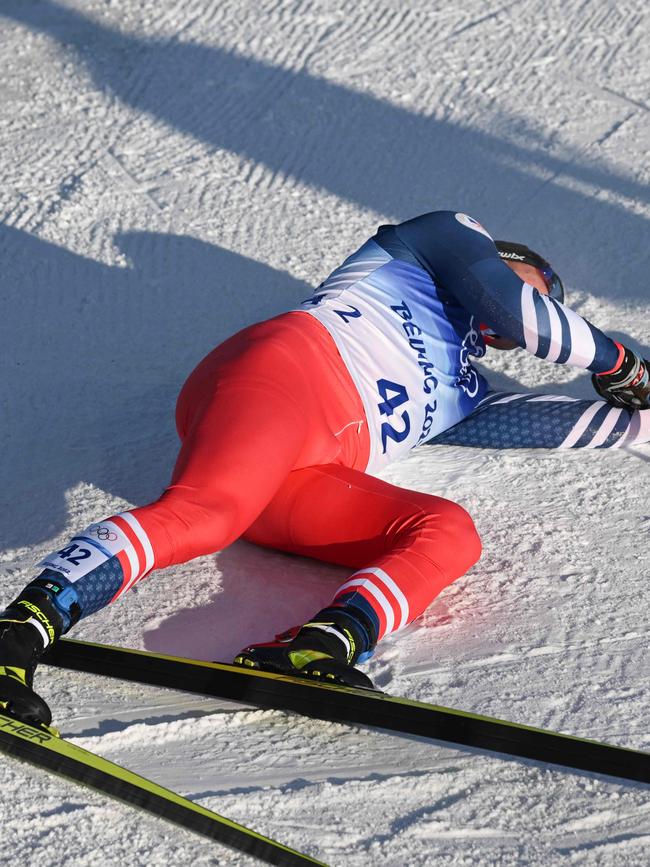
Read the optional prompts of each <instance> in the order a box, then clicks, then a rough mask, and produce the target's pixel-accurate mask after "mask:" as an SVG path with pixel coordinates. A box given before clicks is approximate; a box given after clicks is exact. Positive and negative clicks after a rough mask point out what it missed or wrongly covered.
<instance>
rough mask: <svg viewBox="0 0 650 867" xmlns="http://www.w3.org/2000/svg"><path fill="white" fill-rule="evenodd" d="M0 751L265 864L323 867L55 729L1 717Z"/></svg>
mask: <svg viewBox="0 0 650 867" xmlns="http://www.w3.org/2000/svg"><path fill="white" fill-rule="evenodd" d="M0 751H2V752H4V753H7V754H8V755H10V756H13V757H15V758H17V759H22V760H23V761H25V762H29V763H30V764H32V765H35V766H36V767H39V768H44V769H45V770H48V771H53V772H54V773H56V774H59V775H61V776H63V777H66V778H67V779H69V780H74V781H75V782H78V783H82V784H83V785H85V786H90V787H91V788H93V789H96V790H97V791H99V792H103V793H104V794H105V795H110V796H111V797H112V798H117V799H118V800H120V801H124V802H125V803H127V804H131V805H132V806H134V807H139V808H140V809H141V810H146V811H147V812H148V813H152V814H153V815H154V816H158V817H160V818H162V819H167V820H168V821H170V822H174V823H176V824H177V825H181V826H182V827H183V828H186V829H188V830H190V831H194V832H196V833H197V834H201V835H202V836H203V837H207V838H209V839H210V840H214V841H216V842H218V843H221V844H223V845H224V846H228V847H230V848H231V849H237V850H238V851H240V852H246V853H247V854H248V855H252V856H254V857H256V858H258V859H259V860H260V861H263V862H265V863H267V864H278V865H287V867H293V865H295V867H304V865H308V864H321V865H322V862H321V861H317V860H316V859H314V858H310V857H309V856H308V855H303V854H301V853H300V852H296V851H295V850H294V849H290V848H289V847H288V846H283V845H282V844H281V843H276V842H275V840H271V839H269V838H268V837H263V836H262V835H261V834H257V833H256V832H255V831H251V830H250V829H249V828H245V827H244V826H243V825H239V824H237V822H232V821H231V820H230V819H226V818H224V817H223V816H220V815H218V814H217V813H213V812H212V811H211V810H208V809H206V808H205V807H201V806H199V805H198V804H195V803H193V802H192V801H189V800H188V799H187V798H183V797H181V796H180V795H177V794H176V793H175V792H172V791H170V790H169V789H165V788H163V787H162V786H159V785H158V784H157V783H152V782H151V780H147V779H145V778H144V777H141V776H139V774H134V773H133V771H129V770H127V769H126V768H123V767H121V766H120V765H116V764H114V762H109V761H108V760H107V759H104V758H102V757H101V756H98V755H96V754H95V753H91V752H89V751H88V750H84V749H82V748H81V747H78V746H76V745H75V744H72V743H70V742H69V741H66V740H64V739H63V738H61V737H59V736H58V733H57V732H56V730H55V729H52V728H42V727H38V726H33V725H29V724H27V723H25V722H21V721H20V720H18V719H16V718H15V717H12V716H9V715H7V714H5V713H0Z"/></svg>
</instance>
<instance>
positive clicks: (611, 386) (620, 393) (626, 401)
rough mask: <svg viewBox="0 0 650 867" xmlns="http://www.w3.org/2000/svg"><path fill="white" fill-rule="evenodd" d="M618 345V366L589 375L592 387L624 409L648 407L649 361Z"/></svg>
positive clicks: (649, 385)
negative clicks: (620, 355) (619, 352)
mask: <svg viewBox="0 0 650 867" xmlns="http://www.w3.org/2000/svg"><path fill="white" fill-rule="evenodd" d="M619 346H620V349H621V350H622V357H621V359H620V361H619V364H618V366H617V367H616V368H615V369H614V370H611V371H609V372H608V373H595V374H594V375H593V376H592V377H591V381H592V383H593V386H594V388H595V389H596V391H597V392H598V394H599V395H600V396H601V397H602V398H604V399H605V400H606V401H607V403H611V404H613V405H614V406H622V407H625V408H626V409H650V362H648V361H645V360H644V359H643V358H639V356H638V355H637V354H636V353H634V352H632V350H631V349H628V348H627V347H626V346H621V345H620V344H619Z"/></svg>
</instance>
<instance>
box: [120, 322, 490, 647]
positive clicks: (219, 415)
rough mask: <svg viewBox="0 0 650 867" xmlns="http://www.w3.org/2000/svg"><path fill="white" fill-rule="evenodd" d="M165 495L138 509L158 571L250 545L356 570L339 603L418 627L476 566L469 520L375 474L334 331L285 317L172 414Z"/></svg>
mask: <svg viewBox="0 0 650 867" xmlns="http://www.w3.org/2000/svg"><path fill="white" fill-rule="evenodd" d="M177 425H178V431H179V434H180V437H181V440H182V447H181V450H180V454H179V456H178V461H177V463H176V467H175V469H174V473H173V477H172V481H171V484H170V486H169V487H168V488H167V490H166V491H165V492H164V493H163V495H162V496H161V497H160V499H159V500H157V501H156V502H154V503H152V504H150V505H148V506H144V507H143V508H139V509H135V510H133V511H132V512H130V513H127V514H128V515H131V516H132V518H134V519H135V524H134V526H136V525H137V526H138V532H140V531H143V532H144V534H145V535H146V537H147V538H146V539H145V540H144V542H145V545H146V542H147V539H148V542H149V543H150V546H151V548H150V549H149V548H147V550H148V551H149V552H150V554H151V552H152V553H153V567H154V568H162V567H165V566H169V565H171V564H175V563H183V562H185V561H187V560H190V559H192V558H193V557H197V556H199V555H202V554H209V553H213V552H215V551H218V550H220V549H222V548H224V547H225V546H226V545H229V544H230V543H231V542H233V541H234V540H235V539H237V538H238V537H240V536H243V537H244V538H246V539H247V540H249V541H251V542H255V543H257V544H259V545H264V546H267V547H270V548H276V549H279V550H282V551H288V552H293V553H295V554H300V555H303V556H308V557H314V558H316V559H318V560H322V561H325V562H327V563H337V564H340V565H343V566H347V567H349V568H351V569H353V570H355V571H354V574H353V575H352V576H351V577H350V578H349V579H348V580H347V581H346V582H345V583H344V585H343V587H342V588H341V589H340V590H339V591H338V593H337V594H336V596H335V601H334V603H333V604H336V605H357V606H358V607H361V608H363V609H364V610H365V611H366V613H368V614H370V615H373V620H374V621H375V623H376V624H377V625H378V635H379V637H380V638H381V637H382V635H384V634H386V633H389V632H391V631H394V630H396V629H398V628H400V627H401V626H404V625H406V624H407V623H410V622H411V621H412V620H413V619H415V618H416V617H417V616H418V615H419V614H421V613H422V612H423V611H424V609H425V608H426V607H427V606H428V605H429V604H430V603H431V601H432V600H433V599H434V598H435V597H436V596H437V595H438V593H440V591H441V590H442V589H443V588H444V587H446V586H447V585H448V584H449V583H451V582H452V581H454V580H455V579H456V578H458V577H459V576H460V575H462V574H463V573H464V572H466V571H467V569H469V567H470V566H472V565H473V564H474V563H475V562H476V560H477V559H478V557H479V556H480V542H479V538H478V535H477V533H476V530H475V528H474V524H473V522H472V520H471V518H470V517H469V515H468V514H467V512H466V511H465V510H464V509H463V508H462V507H461V506H458V505H456V504H455V503H453V502H451V501H450V500H445V499H442V498H441V497H435V496H431V495H430V494H423V493H418V492H415V491H408V490H403V489H401V488H398V487H395V486H394V485H390V484H387V483H386V482H383V481H380V480H379V479H377V478H375V477H373V476H370V475H366V474H365V473H364V472H363V470H364V469H365V466H366V464H367V460H368V451H369V449H368V431H367V425H366V420H365V415H364V410H363V406H362V404H361V400H360V398H359V395H358V392H357V390H356V388H355V387H354V384H353V382H352V380H351V378H350V375H349V373H348V371H347V369H346V367H345V365H344V363H343V361H342V359H341V357H340V355H339V354H338V351H337V349H336V346H335V344H334V342H333V340H332V338H331V337H330V335H329V334H328V332H327V331H326V330H325V328H324V327H323V326H322V325H321V324H320V323H319V322H318V321H317V320H316V319H315V318H314V317H312V316H310V315H309V314H307V313H300V312H294V313H286V314H283V315H282V316H278V317H276V318H275V319H271V320H269V321H266V322H262V323H260V324H258V325H253V326H251V327H250V328H247V329H245V330H244V331H241V332H240V333H238V334H236V335H235V336H234V337H232V338H230V339H229V340H227V341H226V342H225V343H223V344H222V345H220V346H219V347H217V348H216V349H215V350H214V351H213V352H211V353H210V354H209V355H208V356H207V357H206V358H205V359H204V360H203V361H202V362H201V363H200V364H199V365H198V367H197V368H196V369H195V370H194V372H193V373H192V374H191V375H190V377H189V379H188V380H187V382H186V384H185V385H184V387H183V389H182V391H181V394H180V397H179V400H178V406H177Z"/></svg>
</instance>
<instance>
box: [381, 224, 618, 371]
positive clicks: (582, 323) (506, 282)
mask: <svg viewBox="0 0 650 867" xmlns="http://www.w3.org/2000/svg"><path fill="white" fill-rule="evenodd" d="M394 232H395V234H396V236H397V238H398V239H399V240H400V241H401V242H403V243H404V244H406V246H407V247H408V248H409V250H410V251H411V252H412V253H413V254H414V255H415V257H416V259H417V261H418V262H419V263H420V264H421V266H422V267H423V268H424V269H425V270H427V271H428V272H429V274H430V275H431V277H432V278H433V280H434V281H435V283H436V285H439V286H441V287H443V288H444V289H446V290H447V291H448V292H449V293H450V294H451V295H452V296H453V297H454V298H455V299H456V301H457V302H458V303H460V304H461V305H462V306H463V307H464V308H465V309H466V310H467V311H468V312H469V313H472V314H473V315H474V316H476V317H477V318H478V320H479V322H482V323H484V324H485V325H487V326H489V327H490V328H491V329H492V330H493V331H494V332H495V333H496V334H499V335H500V336H501V337H507V338H509V339H510V340H512V341H514V342H515V343H517V344H518V345H519V346H521V347H522V348H523V349H525V350H526V351H527V352H530V353H532V354H533V355H536V356H537V357H538V358H542V359H545V360H546V361H552V362H555V363H556V364H569V365H572V366H574V367H582V368H585V369H587V370H590V371H592V373H604V372H605V371H607V370H611V369H612V368H613V367H615V365H616V363H617V361H618V348H617V345H616V343H615V342H614V341H613V340H612V339H611V338H609V337H607V335H606V334H604V333H603V332H602V331H600V330H599V329H598V328H596V327H595V326H594V325H592V324H591V323H590V322H588V321H587V320H586V319H583V318H582V316H579V315H578V314H577V313H576V312H575V311H573V310H571V309H570V308H568V307H565V306H564V305H563V304H561V303H560V302H559V301H555V300H554V299H551V298H548V297H547V296H546V295H543V294H541V293H540V292H538V291H537V289H535V288H534V287H533V286H531V285H530V284H529V283H524V282H523V281H522V280H521V279H520V278H519V277H518V276H517V275H516V274H515V273H514V271H512V270H511V269H510V268H509V267H508V266H507V265H506V264H505V263H504V262H503V261H501V259H500V258H499V254H498V252H497V248H496V246H495V244H494V241H493V240H492V238H491V237H490V235H489V234H488V233H487V232H486V231H485V229H483V227H482V226H481V225H480V223H477V221H476V220H473V219H472V218H471V217H468V216H467V215H466V214H455V213H454V212H453V211H433V212H431V213H429V214H423V215H422V216H420V217H416V218H415V219H413V220H408V221H407V222H405V223H401V224H400V225H399V226H396V227H394Z"/></svg>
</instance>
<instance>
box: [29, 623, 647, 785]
mask: <svg viewBox="0 0 650 867" xmlns="http://www.w3.org/2000/svg"><path fill="white" fill-rule="evenodd" d="M43 662H45V663H47V664H49V665H56V666H59V667H60V668H68V669H73V670H75V671H85V672H89V673H92V674H102V675H107V676H108V677H117V678H120V679H122V680H130V681H135V682H137V683H144V684H149V685H152V686H164V687H168V688H170V689H178V690H182V691H184V692H193V693H199V694H202V695H210V696H217V697H219V698H225V699H231V700H232V701H236V702H242V703H244V704H248V705H255V706H256V707H261V708H277V709H281V710H291V711H295V712H297V713H301V714H304V715H306V716H310V717H315V718H316V719H323V720H333V721H336V722H342V723H352V724H361V725H367V726H375V727H378V728H382V729H386V730H388V731H392V732H399V733H403V734H413V735H420V736H421V737H426V738H430V739H431V740H432V741H445V742H447V743H452V744H459V745H463V746H469V747H474V748H478V749H482V750H489V751H491V752H495V753H501V754H505V755H507V756H520V757H523V758H526V759H533V760H534V761H539V762H550V763H552V764H555V765H562V766H564V767H569V768H575V769H577V770H582V771H590V772H593V773H597V774H606V775H608V776H613V777H618V778H622V779H627V780H634V781H638V782H643V783H650V753H644V752H640V751H637V750H629V749H625V748H624V747H617V746H613V745H612V744H605V743H599V742H598V741H593V740H587V739H586V738H578V737H572V736H571V735H565V734H560V733H558V732H552V731H546V730H544V729H539V728H533V727H532V726H525V725H520V724H518V723H512V722H507V721H506V720H500V719H494V718H491V717H486V716H481V715H479V714H473V713H468V712H466V711H462V710H454V709H452V708H448V707H441V706H439V705H433V704H424V703H422V702H417V701H410V700H409V699H404V698H397V697H394V696H390V695H385V694H384V693H380V692H374V691H372V690H366V689H353V688H350V687H344V686H333V685H330V684H327V683H321V682H319V681H312V680H308V679H307V678H300V677H287V676H284V675H280V674H270V673H268V672H262V671H257V670H254V669H253V670H252V669H247V668H242V667H241V666H235V665H225V664H223V663H216V662H212V663H211V662H200V661H198V660H193V659H183V658H179V657H174V656H165V655H164V654H160V653H150V652H148V651H143V650H126V649H124V648H121V647H111V646H109V645H105V644H91V643H88V642H84V641H71V640H69V639H62V640H60V641H59V642H58V643H57V644H55V645H54V647H53V648H52V650H51V651H48V654H47V655H46V656H45V657H44V658H43Z"/></svg>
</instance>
